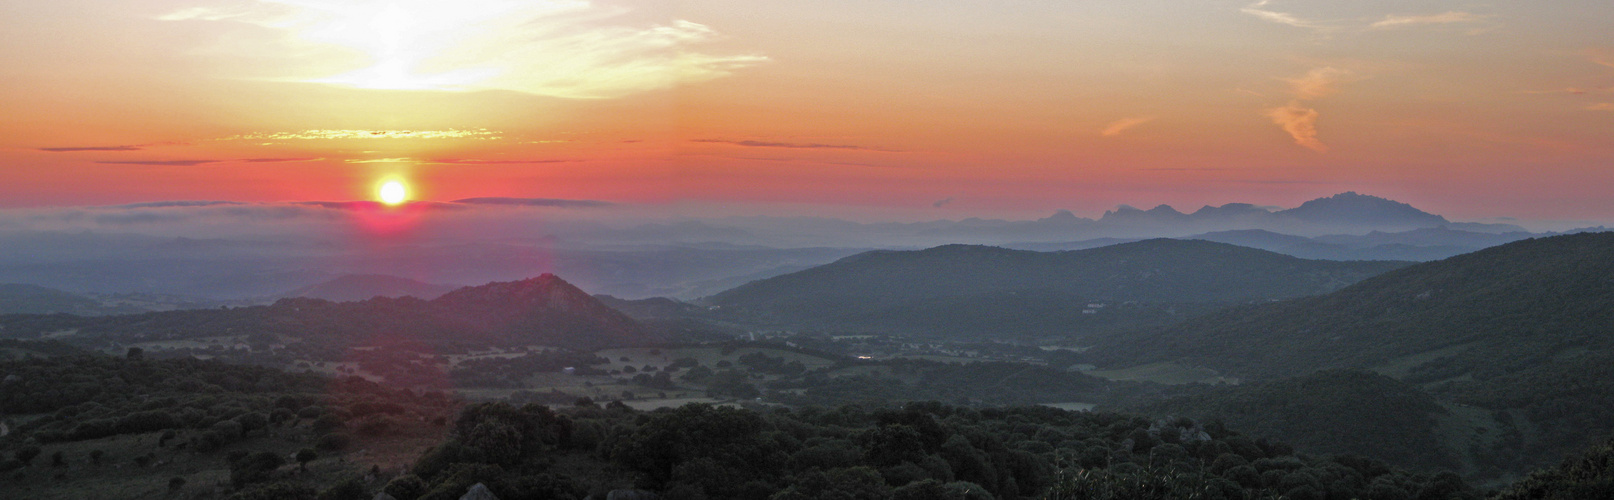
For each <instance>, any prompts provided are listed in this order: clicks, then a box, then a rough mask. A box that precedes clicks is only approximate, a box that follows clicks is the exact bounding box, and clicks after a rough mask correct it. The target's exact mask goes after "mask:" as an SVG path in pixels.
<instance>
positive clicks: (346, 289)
mask: <svg viewBox="0 0 1614 500" xmlns="http://www.w3.org/2000/svg"><path fill="white" fill-rule="evenodd" d="M456 288H459V287H456V286H450V285H434V284H431V283H422V282H419V281H415V280H412V279H409V278H402V277H398V276H389V275H385V274H345V275H342V276H339V277H336V278H335V279H332V280H329V281H324V282H320V283H315V284H312V285H308V286H305V287H302V288H298V289H296V290H292V291H290V292H286V293H284V294H281V295H280V297H281V298H292V297H304V298H310V299H325V300H329V301H332V302H352V301H358V300H365V299H369V298H371V297H404V296H409V297H417V298H422V299H426V300H431V299H435V298H437V297H439V296H441V295H443V294H445V293H448V292H452V291H454V289H456Z"/></svg>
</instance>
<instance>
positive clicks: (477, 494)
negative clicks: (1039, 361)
mask: <svg viewBox="0 0 1614 500" xmlns="http://www.w3.org/2000/svg"><path fill="white" fill-rule="evenodd" d="M460 500H499V497H496V496H493V492H492V491H488V487H487V485H484V484H482V483H476V484H474V485H471V489H469V490H466V492H465V496H462V497H460Z"/></svg>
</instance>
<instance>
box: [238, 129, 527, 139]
mask: <svg viewBox="0 0 1614 500" xmlns="http://www.w3.org/2000/svg"><path fill="white" fill-rule="evenodd" d="M500 137H501V133H500V132H498V131H493V130H488V129H484V128H478V129H447V130H357V129H310V130H303V131H300V132H259V133H253V134H241V135H235V136H230V137H225V138H223V139H219V140H221V141H313V140H339V139H490V140H496V139H499V138H500Z"/></svg>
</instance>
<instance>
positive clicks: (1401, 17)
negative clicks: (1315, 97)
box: [1239, 0, 1493, 34]
mask: <svg viewBox="0 0 1614 500" xmlns="http://www.w3.org/2000/svg"><path fill="white" fill-rule="evenodd" d="M1272 3H1273V0H1260V1H1257V2H1255V3H1252V4H1249V5H1245V6H1244V7H1242V8H1240V9H1239V12H1243V13H1245V14H1248V15H1251V16H1254V17H1256V18H1257V19H1260V20H1262V21H1266V22H1269V23H1276V24H1282V25H1287V26H1293V27H1296V28H1304V29H1307V30H1311V31H1313V32H1316V33H1319V34H1339V33H1361V32H1366V31H1374V30H1387V29H1397V28H1410V27H1414V26H1429V25H1437V26H1438V25H1449V24H1474V23H1483V22H1486V21H1488V20H1490V18H1491V17H1493V16H1488V15H1482V14H1475V13H1472V12H1463V11H1448V12H1442V13H1439V14H1422V15H1419V14H1387V15H1385V16H1384V17H1383V18H1382V19H1379V20H1377V21H1371V22H1369V21H1368V20H1367V19H1364V18H1360V17H1358V18H1349V19H1331V20H1318V19H1309V18H1306V17H1303V16H1300V15H1297V14H1293V13H1289V12H1283V11H1279V10H1275V9H1274V8H1273V7H1271V5H1272ZM1476 33H1477V32H1476Z"/></svg>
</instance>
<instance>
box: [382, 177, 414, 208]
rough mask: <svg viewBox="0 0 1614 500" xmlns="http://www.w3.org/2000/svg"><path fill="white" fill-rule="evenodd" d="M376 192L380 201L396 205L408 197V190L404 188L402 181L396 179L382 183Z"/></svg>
mask: <svg viewBox="0 0 1614 500" xmlns="http://www.w3.org/2000/svg"><path fill="white" fill-rule="evenodd" d="M377 194H378V195H379V197H380V198H381V202H382V203H385V204H388V205H397V204H400V203H403V202H404V201H405V200H408V199H409V190H408V189H406V188H404V185H403V183H402V182H398V181H387V183H386V184H382V185H381V190H380V191H379V192H378V193H377Z"/></svg>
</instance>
